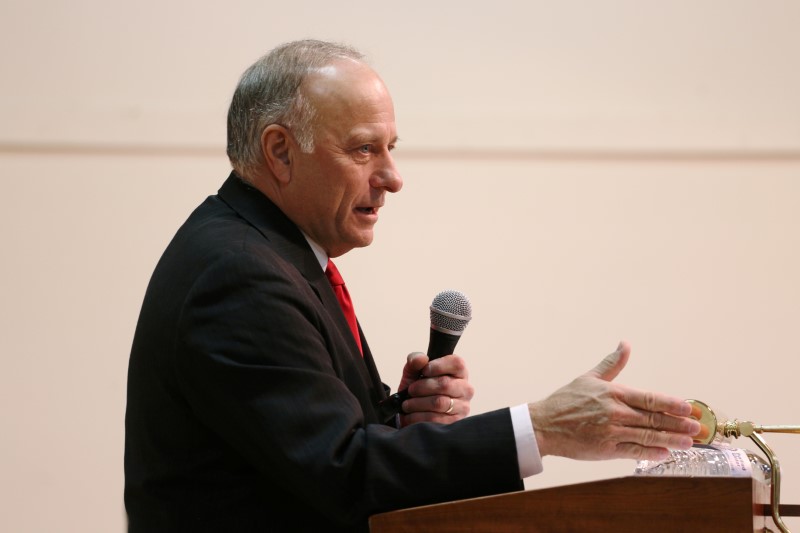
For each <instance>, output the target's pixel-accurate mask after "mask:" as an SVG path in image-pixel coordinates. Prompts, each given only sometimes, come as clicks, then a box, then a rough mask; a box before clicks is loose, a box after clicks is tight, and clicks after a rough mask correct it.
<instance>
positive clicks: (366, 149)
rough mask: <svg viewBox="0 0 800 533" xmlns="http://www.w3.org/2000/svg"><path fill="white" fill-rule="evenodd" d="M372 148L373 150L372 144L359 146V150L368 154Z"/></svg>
mask: <svg viewBox="0 0 800 533" xmlns="http://www.w3.org/2000/svg"><path fill="white" fill-rule="evenodd" d="M370 150H372V145H370V144H365V145H363V146H359V147H358V151H359V152H361V153H362V154H368V153H369V152H370Z"/></svg>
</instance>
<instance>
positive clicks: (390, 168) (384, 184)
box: [370, 153, 403, 192]
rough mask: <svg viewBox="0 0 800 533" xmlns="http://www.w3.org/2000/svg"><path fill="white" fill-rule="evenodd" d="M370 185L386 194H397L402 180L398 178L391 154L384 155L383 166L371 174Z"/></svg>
mask: <svg viewBox="0 0 800 533" xmlns="http://www.w3.org/2000/svg"><path fill="white" fill-rule="evenodd" d="M370 185H372V186H373V187H375V188H376V189H384V190H386V191H388V192H398V191H399V190H400V189H402V188H403V178H402V176H400V172H399V171H398V170H397V165H395V163H394V158H393V157H392V155H391V154H389V153H387V154H386V156H385V164H384V165H382V166H381V167H380V168H379V169H377V171H376V172H375V173H373V175H372V179H371V180H370Z"/></svg>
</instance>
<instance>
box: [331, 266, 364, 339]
mask: <svg viewBox="0 0 800 533" xmlns="http://www.w3.org/2000/svg"><path fill="white" fill-rule="evenodd" d="M325 275H326V276H328V281H329V282H330V284H331V287H333V293H334V294H335V295H336V299H337V300H339V306H340V307H341V308H342V312H343V313H344V318H345V319H346V320H347V324H348V325H349V326H350V331H352V332H353V338H354V339H355V340H356V344H357V345H358V351H359V352H361V355H364V349H363V348H361V336H359V334H358V322H356V311H355V309H354V308H353V300H351V299H350V293H349V292H347V287H345V285H344V280H343V279H342V275H341V274H339V269H338V268H336V265H334V264H333V261H331V260H330V259H328V268H326V269H325Z"/></svg>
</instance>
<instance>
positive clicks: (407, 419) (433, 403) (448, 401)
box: [402, 396, 470, 426]
mask: <svg viewBox="0 0 800 533" xmlns="http://www.w3.org/2000/svg"><path fill="white" fill-rule="evenodd" d="M469 406H470V404H469V401H467V400H464V399H461V398H451V397H449V396H428V397H424V398H412V399H410V400H406V401H405V402H403V411H404V412H405V414H404V415H403V416H402V423H403V425H404V426H407V425H409V424H414V423H417V422H439V423H442V424H449V423H452V422H456V421H457V420H461V419H462V418H464V417H466V416H467V415H469Z"/></svg>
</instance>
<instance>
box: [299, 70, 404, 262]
mask: <svg viewBox="0 0 800 533" xmlns="http://www.w3.org/2000/svg"><path fill="white" fill-rule="evenodd" d="M300 91H302V93H303V95H304V96H305V97H306V98H308V100H309V101H310V103H311V105H312V106H313V107H314V109H315V111H316V116H315V119H314V120H313V126H312V129H313V131H314V151H313V152H312V153H303V152H301V151H300V150H299V148H297V147H295V149H294V150H292V154H291V156H290V159H291V161H290V165H291V180H290V181H289V183H288V185H287V187H286V190H285V191H284V199H285V200H286V201H287V203H286V204H285V208H286V210H287V215H288V216H289V217H290V218H291V219H292V220H293V221H294V222H295V223H296V224H297V225H298V226H299V227H300V228H301V229H302V230H303V231H304V232H305V233H306V234H307V235H308V236H309V237H310V238H311V239H312V240H314V241H315V242H317V243H318V244H320V245H321V246H322V247H323V248H324V249H325V251H326V252H327V253H328V255H330V256H331V257H338V256H340V255H342V254H344V253H346V252H348V251H350V250H351V249H353V248H356V247H361V246H367V245H369V244H370V243H371V242H372V238H373V227H374V226H375V223H376V222H377V221H378V210H379V209H380V208H381V207H382V206H383V204H384V202H385V199H386V193H387V192H397V191H399V190H400V188H401V187H402V186H403V180H402V178H401V177H400V174H399V173H398V172H397V168H396V167H395V165H394V160H393V159H392V155H391V153H390V152H391V150H392V149H393V148H394V145H395V142H396V141H397V131H396V128H395V121H394V107H393V105H392V99H391V97H390V96H389V93H388V91H387V90H386V87H385V86H384V84H383V82H382V81H381V80H380V78H379V77H378V76H377V74H375V72H374V71H372V69H370V68H369V67H367V66H365V65H363V64H361V63H357V62H354V61H346V60H342V61H339V62H336V63H334V64H332V65H330V66H328V67H325V68H324V69H322V70H321V71H319V72H317V73H314V74H311V75H310V76H309V77H308V78H306V80H305V81H304V82H303V84H302V86H301V87H300Z"/></svg>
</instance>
